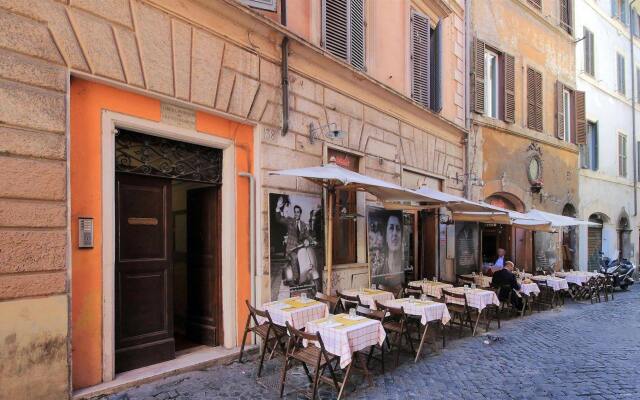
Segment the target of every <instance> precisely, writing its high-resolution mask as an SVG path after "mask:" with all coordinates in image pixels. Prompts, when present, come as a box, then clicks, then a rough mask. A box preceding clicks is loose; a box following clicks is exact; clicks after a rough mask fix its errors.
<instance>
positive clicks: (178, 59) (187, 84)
mask: <svg viewBox="0 0 640 400" xmlns="http://www.w3.org/2000/svg"><path fill="white" fill-rule="evenodd" d="M171 27H172V29H173V72H174V74H175V76H174V80H175V85H176V97H177V98H179V99H182V100H189V99H190V95H191V35H192V28H191V26H189V25H187V24H185V23H183V22H180V21H178V20H176V19H174V20H172V21H171Z"/></svg>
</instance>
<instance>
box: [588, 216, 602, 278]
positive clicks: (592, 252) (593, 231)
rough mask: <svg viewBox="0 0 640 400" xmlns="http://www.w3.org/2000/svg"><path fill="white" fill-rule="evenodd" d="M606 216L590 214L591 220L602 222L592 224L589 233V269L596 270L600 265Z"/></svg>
mask: <svg viewBox="0 0 640 400" xmlns="http://www.w3.org/2000/svg"><path fill="white" fill-rule="evenodd" d="M605 220H606V217H605V216H604V215H603V214H600V213H594V214H591V215H590V216H589V222H594V223H596V224H600V226H590V227H589V229H588V233H587V239H588V240H587V257H588V258H587V265H588V266H587V268H588V270H589V271H596V270H597V269H598V267H599V265H600V253H601V252H602V226H603V224H604V222H605Z"/></svg>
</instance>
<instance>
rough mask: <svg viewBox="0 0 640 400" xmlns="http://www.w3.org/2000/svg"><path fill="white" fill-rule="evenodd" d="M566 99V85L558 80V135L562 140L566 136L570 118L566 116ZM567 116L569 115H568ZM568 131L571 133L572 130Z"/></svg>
mask: <svg viewBox="0 0 640 400" xmlns="http://www.w3.org/2000/svg"><path fill="white" fill-rule="evenodd" d="M565 101H567V100H566V99H565V90H564V85H563V84H562V83H561V82H556V136H557V137H558V139H560V140H564V138H565V130H566V124H565V122H566V120H568V118H565V108H568V107H567V104H566V103H565ZM567 117H569V116H568V115H567ZM566 133H567V134H570V132H566Z"/></svg>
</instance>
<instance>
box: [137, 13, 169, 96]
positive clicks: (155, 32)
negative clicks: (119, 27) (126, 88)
mask: <svg viewBox="0 0 640 400" xmlns="http://www.w3.org/2000/svg"><path fill="white" fill-rule="evenodd" d="M133 6H134V7H133V10H134V20H135V23H136V30H137V32H136V33H137V35H138V41H139V44H140V55H141V58H142V69H143V70H144V76H145V80H146V83H147V88H148V89H150V90H153V91H155V92H159V93H163V94H167V95H173V59H172V54H171V20H170V19H169V16H168V15H167V14H165V13H164V12H162V11H159V10H158V9H156V8H154V7H151V6H149V5H146V4H144V3H141V2H139V1H133Z"/></svg>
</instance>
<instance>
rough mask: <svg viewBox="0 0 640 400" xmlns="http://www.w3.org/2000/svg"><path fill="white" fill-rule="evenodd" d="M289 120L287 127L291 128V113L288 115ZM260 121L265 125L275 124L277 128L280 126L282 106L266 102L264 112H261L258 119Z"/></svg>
mask: <svg viewBox="0 0 640 400" xmlns="http://www.w3.org/2000/svg"><path fill="white" fill-rule="evenodd" d="M289 120H290V122H289V124H290V125H289V129H291V115H289ZM260 122H262V123H264V124H267V125H271V126H277V127H279V128H282V106H280V105H278V104H274V103H271V102H268V103H267V107H266V108H265V109H264V112H263V113H262V118H261V119H260Z"/></svg>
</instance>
